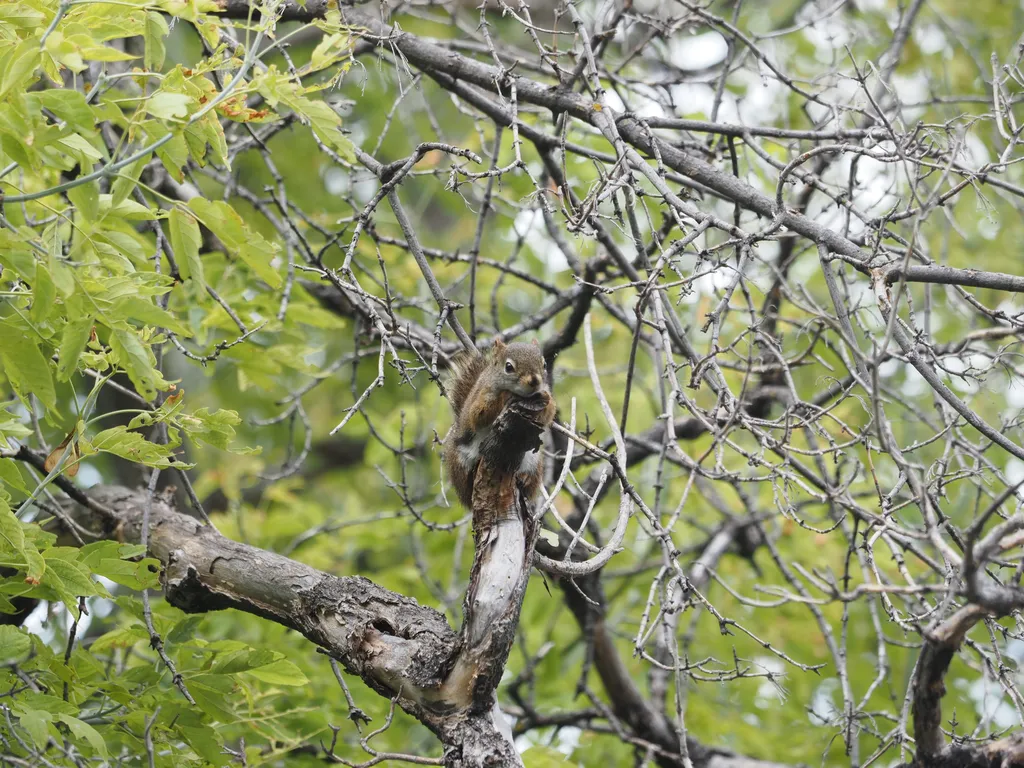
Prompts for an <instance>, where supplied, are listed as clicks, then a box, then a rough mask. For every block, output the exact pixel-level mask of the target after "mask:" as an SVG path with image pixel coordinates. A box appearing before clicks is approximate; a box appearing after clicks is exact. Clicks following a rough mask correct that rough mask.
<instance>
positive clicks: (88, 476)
mask: <svg viewBox="0 0 1024 768" xmlns="http://www.w3.org/2000/svg"><path fill="white" fill-rule="evenodd" d="M102 482H103V475H101V474H100V471H99V470H98V469H96V467H94V466H93V465H92V464H90V463H89V462H87V461H82V462H79V464H78V479H77V481H76V485H78V486H79V487H80V488H92V487H93V486H94V485H99V484H100V483H102Z"/></svg>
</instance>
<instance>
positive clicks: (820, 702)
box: [807, 677, 839, 725]
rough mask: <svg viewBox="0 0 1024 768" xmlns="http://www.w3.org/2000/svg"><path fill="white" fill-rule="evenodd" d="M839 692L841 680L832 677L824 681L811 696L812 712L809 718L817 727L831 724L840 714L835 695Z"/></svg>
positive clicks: (808, 714)
mask: <svg viewBox="0 0 1024 768" xmlns="http://www.w3.org/2000/svg"><path fill="white" fill-rule="evenodd" d="M838 690H839V680H837V679H836V678H834V677H830V678H828V679H827V680H822V681H821V683H820V684H819V685H818V687H817V688H815V689H814V693H813V694H812V696H811V706H810V707H809V709H810V712H808V713H807V718H808V719H809V720H810V721H811V722H812V723H814V724H815V725H822V724H823V723H829V722H831V721H832V719H833V718H834V717H835V716H836V715H837V714H839V712H838V710H837V709H836V703H835V694H836V691H838Z"/></svg>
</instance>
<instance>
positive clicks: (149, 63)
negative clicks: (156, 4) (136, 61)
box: [143, 11, 170, 72]
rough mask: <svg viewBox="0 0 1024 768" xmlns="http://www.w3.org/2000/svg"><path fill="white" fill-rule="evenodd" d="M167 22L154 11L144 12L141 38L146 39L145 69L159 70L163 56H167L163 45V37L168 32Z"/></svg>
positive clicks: (162, 63) (162, 62)
mask: <svg viewBox="0 0 1024 768" xmlns="http://www.w3.org/2000/svg"><path fill="white" fill-rule="evenodd" d="M169 31H170V30H169V29H168V28H167V22H166V21H164V17H163V16H162V15H160V14H159V13H157V12H156V11H150V12H149V13H147V14H146V26H145V32H144V33H143V39H144V40H145V41H146V57H145V66H146V69H149V70H152V71H154V72H155V71H158V70H160V69H161V68H162V67H163V65H164V58H166V56H167V49H166V48H165V47H164V38H165V37H166V36H167V34H168V33H169Z"/></svg>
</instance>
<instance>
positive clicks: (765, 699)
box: [754, 656, 786, 709]
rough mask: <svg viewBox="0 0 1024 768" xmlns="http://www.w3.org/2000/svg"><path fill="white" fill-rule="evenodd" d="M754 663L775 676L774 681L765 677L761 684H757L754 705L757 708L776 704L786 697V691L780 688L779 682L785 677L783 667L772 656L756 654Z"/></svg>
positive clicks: (765, 707)
mask: <svg viewBox="0 0 1024 768" xmlns="http://www.w3.org/2000/svg"><path fill="white" fill-rule="evenodd" d="M754 663H755V664H757V665H758V666H760V667H761V668H762V669H764V670H766V671H768V672H771V673H772V675H774V676H775V679H774V682H773V681H772V680H768V679H767V678H765V679H764V680H763V681H762V683H761V685H760V686H758V689H757V695H756V696H755V698H754V706H756V707H757V708H758V709H768V708H769V707H776V706H778V705H779V703H780V702H782V701H784V700H785V698H786V693H785V691H784V690H783V689H782V683H781V680H782V678H784V677H785V671H786V670H785V667H783V666H782V662H781V661H779V659H777V658H775V657H774V656H758V657H757V658H756V659H754Z"/></svg>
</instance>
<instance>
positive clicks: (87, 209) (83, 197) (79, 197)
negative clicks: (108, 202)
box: [68, 181, 100, 221]
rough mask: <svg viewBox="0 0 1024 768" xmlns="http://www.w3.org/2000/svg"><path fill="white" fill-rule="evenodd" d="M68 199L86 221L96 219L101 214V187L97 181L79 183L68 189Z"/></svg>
mask: <svg viewBox="0 0 1024 768" xmlns="http://www.w3.org/2000/svg"><path fill="white" fill-rule="evenodd" d="M68 199H69V200H70V201H71V203H72V205H74V206H75V209H76V210H77V211H78V212H79V213H80V214H82V218H84V219H85V220H86V221H96V219H98V218H99V215H100V189H99V186H98V184H97V182H95V181H91V182H89V183H88V184H79V185H78V186H77V187H72V188H71V189H69V190H68Z"/></svg>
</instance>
